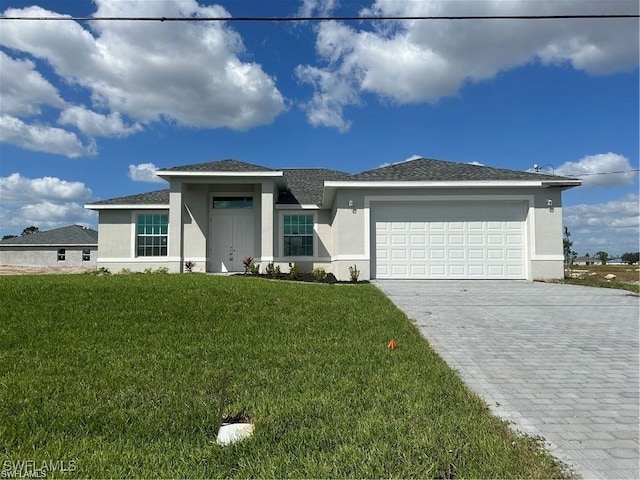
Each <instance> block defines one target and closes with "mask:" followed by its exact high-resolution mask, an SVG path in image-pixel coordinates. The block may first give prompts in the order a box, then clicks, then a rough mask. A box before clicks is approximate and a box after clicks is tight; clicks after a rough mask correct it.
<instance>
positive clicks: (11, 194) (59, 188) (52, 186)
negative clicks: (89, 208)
mask: <svg viewBox="0 0 640 480" xmlns="http://www.w3.org/2000/svg"><path fill="white" fill-rule="evenodd" d="M0 190H2V203H3V205H17V204H26V203H29V202H32V201H34V200H38V201H48V202H54V203H68V202H84V201H87V200H89V199H91V197H92V195H93V194H92V192H91V189H89V188H88V187H87V186H86V185H85V184H84V183H82V182H69V181H67V180H61V179H59V178H56V177H40V178H26V177H23V176H22V175H20V174H19V173H12V174H11V175H9V176H8V177H0Z"/></svg>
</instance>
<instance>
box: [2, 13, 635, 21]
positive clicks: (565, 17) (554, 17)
mask: <svg viewBox="0 0 640 480" xmlns="http://www.w3.org/2000/svg"><path fill="white" fill-rule="evenodd" d="M629 18H640V15H638V14H587V15H428V16H427V15H420V16H399V17H394V16H380V17H376V16H364V17H351V16H345V17H72V16H56V17H25V16H18V17H0V20H37V21H76V22H93V21H109V22H121V21H127V22H328V21H340V22H350V21H353V22H356V21H357V22H361V21H367V22H376V21H411V20H582V19H629Z"/></svg>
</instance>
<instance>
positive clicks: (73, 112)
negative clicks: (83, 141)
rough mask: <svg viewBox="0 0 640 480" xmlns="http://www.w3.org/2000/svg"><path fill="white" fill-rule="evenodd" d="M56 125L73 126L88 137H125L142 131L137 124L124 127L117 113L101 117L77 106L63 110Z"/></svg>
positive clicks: (101, 115) (140, 126) (120, 116)
mask: <svg viewBox="0 0 640 480" xmlns="http://www.w3.org/2000/svg"><path fill="white" fill-rule="evenodd" d="M58 123H60V124H61V125H73V126H75V127H76V128H77V129H78V130H80V131H81V132H82V133H84V134H85V135H87V136H89V137H127V136H129V135H132V134H134V133H137V132H139V131H141V130H142V125H140V124H139V123H135V124H133V125H125V123H124V121H123V120H122V115H120V114H119V113H117V112H112V113H110V114H109V115H103V114H100V113H96V112H93V111H91V110H88V109H86V108H84V107H79V106H72V107H69V108H66V109H65V110H63V111H62V113H61V114H60V118H59V119H58Z"/></svg>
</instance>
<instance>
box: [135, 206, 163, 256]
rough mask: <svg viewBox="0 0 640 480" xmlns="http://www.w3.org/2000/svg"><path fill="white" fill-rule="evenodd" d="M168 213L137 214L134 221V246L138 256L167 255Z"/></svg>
mask: <svg viewBox="0 0 640 480" xmlns="http://www.w3.org/2000/svg"><path fill="white" fill-rule="evenodd" d="M168 237H169V215H167V214H156V213H153V214H152V213H141V214H138V217H137V221H136V246H137V252H138V256H139V257H164V256H167V253H168V252H167V243H168Z"/></svg>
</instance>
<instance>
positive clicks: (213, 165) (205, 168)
mask: <svg viewBox="0 0 640 480" xmlns="http://www.w3.org/2000/svg"><path fill="white" fill-rule="evenodd" d="M159 170H164V171H167V172H276V171H277V170H273V169H272V168H267V167H262V166H260V165H253V164H251V163H245V162H239V161H238V160H233V159H227V160H219V161H217V162H206V163H194V164H191V165H182V166H178V167H171V168H160V169H159Z"/></svg>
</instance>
